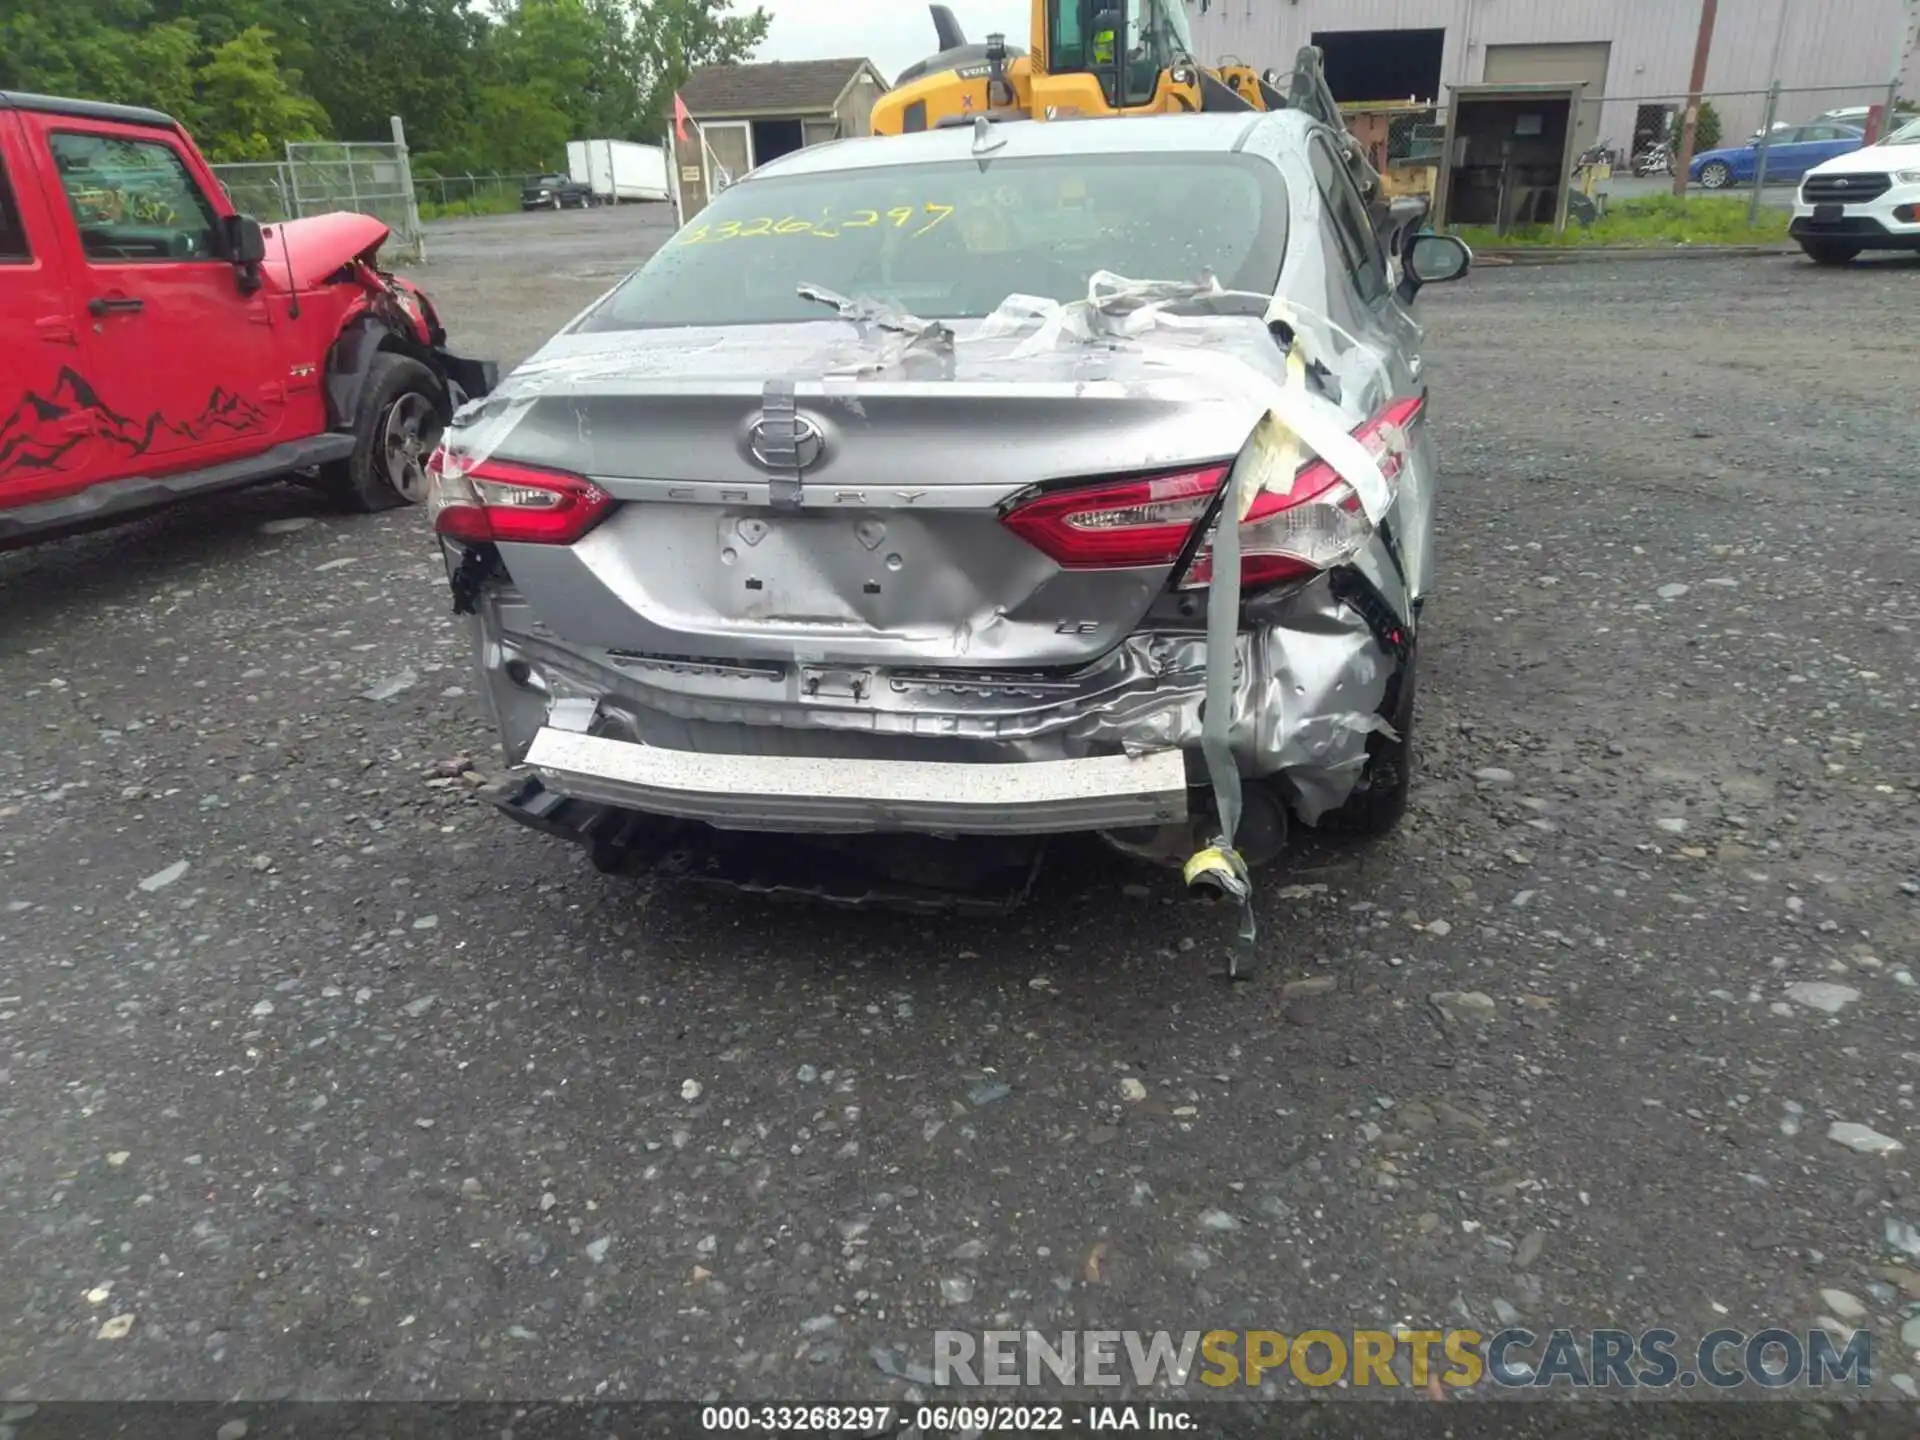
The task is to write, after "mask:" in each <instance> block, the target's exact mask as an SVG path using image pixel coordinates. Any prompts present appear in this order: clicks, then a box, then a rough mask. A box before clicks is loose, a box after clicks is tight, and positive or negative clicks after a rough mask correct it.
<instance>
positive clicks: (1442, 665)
mask: <svg viewBox="0 0 1920 1440" xmlns="http://www.w3.org/2000/svg"><path fill="white" fill-rule="evenodd" d="M662 228H663V225H662V217H661V216H660V215H659V214H658V213H656V212H654V211H651V210H649V211H642V212H634V211H627V210H622V211H594V212H588V213H585V214H578V215H576V214H564V215H535V216H528V217H522V216H508V217H501V218H499V219H497V220H486V221H476V222H467V223H463V224H457V225H446V226H440V227H436V228H435V232H434V241H433V245H434V249H433V254H434V256H435V259H434V261H433V263H431V264H429V265H427V266H426V267H424V269H423V270H422V272H421V278H423V279H424V280H425V281H426V282H427V283H428V284H429V285H430V286H431V287H432V289H433V292H434V293H435V294H436V296H437V298H438V299H439V301H440V302H441V305H442V308H443V309H444V310H445V311H446V312H447V313H448V315H449V316H450V317H452V319H453V321H454V324H455V338H456V342H457V343H459V344H461V345H463V346H464V347H465V348H467V349H469V350H471V351H474V352H476V353H491V354H494V355H497V356H499V357H501V358H502V359H503V360H506V361H509V362H511V361H514V360H517V359H519V358H521V357H522V356H523V355H524V354H525V353H526V352H527V351H529V350H530V349H531V348H532V347H533V346H534V345H535V344H536V343H537V342H538V341H539V339H540V338H541V337H543V336H544V335H546V334H547V333H549V332H550V331H551V330H552V329H553V328H554V327H556V326H557V325H558V324H559V323H560V322H562V321H563V320H564V319H566V318H567V317H568V316H569V315H570V314H572V313H574V312H575V311H576V310H577V309H578V308H579V307H580V306H581V305H583V304H584V303H585V302H586V301H588V300H589V299H591V298H592V297H593V296H594V295H595V294H597V293H598V292H599V291H600V290H601V289H603V288H604V287H605V285H606V284H607V283H608V281H609V280H610V279H612V278H613V277H614V276H615V275H616V274H617V273H619V271H620V270H621V269H622V268H623V267H624V266H626V265H627V264H629V263H632V262H633V261H634V260H636V259H637V258H638V257H639V256H640V255H642V254H644V253H645V251H646V249H647V247H648V246H649V245H650V244H652V243H657V241H658V239H659V238H660V235H661V233H662ZM1916 280H1920V270H1917V269H1916V267H1915V266H1914V265H1912V264H1905V263H1901V262H1880V263H1873V264H1865V265H1862V266H1859V267H1857V268H1856V269H1854V270H1850V271H1844V272H1826V271H1819V270H1815V269H1814V268H1813V267H1811V266H1809V265H1806V264H1804V263H1802V262H1800V261H1798V260H1784V259H1766V260H1760V261H1692V262H1673V263H1665V264H1654V263H1637V264H1636V263H1619V264H1611V265H1587V266H1567V267H1555V268H1552V269H1527V268H1518V267H1515V268H1509V269H1494V268H1486V269H1483V270H1481V271H1479V272H1476V274H1475V275H1474V276H1473V277H1472V278H1471V279H1470V280H1469V281H1467V282H1466V283H1464V284H1461V285H1458V286H1453V287H1442V288H1436V289H1434V290H1432V291H1430V292H1429V293H1428V295H1427V296H1425V297H1423V298H1422V300H1421V302H1420V308H1421V310H1422V312H1423V313H1424V315H1425V318H1426V319H1427V321H1428V323H1429V325H1430V328H1431V331H1432V339H1431V348H1430V355H1431V371H1432V378H1433V384H1434V393H1435V396H1436V405H1435V410H1436V413H1437V416H1438V424H1439V425H1440V427H1441V443H1442V447H1443V454H1444V456H1445V459H1446V462H1447V469H1448V485H1449V488H1448V491H1447V493H1446V495H1445V499H1444V509H1443V513H1442V517H1441V526H1442V530H1441V533H1442V558H1443V565H1444V573H1443V580H1442V588H1441V589H1440V591H1439V593H1438V594H1437V595H1436V597H1435V598H1434V600H1433V602H1432V604H1431V605H1430V606H1429V608H1428V628H1427V632H1426V645H1425V650H1426V654H1425V655H1424V657H1423V667H1424V670H1425V675H1424V678H1423V686H1422V692H1423V701H1424V706H1423V713H1422V716H1421V722H1420V738H1421V743H1422V745H1423V747H1424V748H1423V752H1422V766H1423V773H1422V775H1421V776H1420V779H1419V782H1418V785H1417V787H1416V796H1415V802H1414V806H1413V809H1412V811H1411V813H1410V814H1409V816H1408V819H1407V823H1406V825H1405V827H1404V828H1403V829H1402V830H1401V831H1400V832H1399V833H1398V834H1397V835H1396V836H1395V837H1394V838H1393V839H1392V840H1390V841H1388V842H1385V843H1381V844H1378V845H1375V846H1372V847H1362V848H1338V847H1320V848H1309V849H1305V850H1303V851H1301V852H1300V853H1299V854H1298V855H1297V857H1296V858H1295V859H1294V861H1293V862H1292V863H1291V864H1290V865H1289V866H1288V867H1287V868H1286V869H1283V870H1280V871H1276V872H1270V873H1268V874H1267V875H1265V876H1264V877H1263V883H1262V887H1261V891H1260V905H1261V912H1262V915H1261V925H1262V935H1263V943H1264V945H1265V947H1266V953H1267V956H1268V966H1267V969H1266V970H1265V971H1264V972H1263V974H1262V975H1261V977H1260V978H1259V979H1258V980H1256V981H1254V982H1252V983H1249V984H1247V985H1244V986H1238V987H1232V986H1228V985H1226V984H1224V983H1222V982H1220V981H1218V980H1216V979H1214V978H1212V975H1213V972H1214V971H1215V970H1216V968H1217V958H1216V957H1217V954H1218V949H1219V946H1220V945H1221V944H1222V943H1223V942H1224V940H1225V938H1226V935H1227V932H1228V926H1229V920H1228V919H1227V918H1226V917H1224V916H1222V915H1221V914H1219V913H1218V912H1214V911H1210V910H1206V909H1199V908H1194V907H1192V906H1190V905H1189V904H1188V903H1186V902H1184V901H1182V900H1181V899H1180V898H1179V897H1178V896H1177V894H1176V890H1177V882H1176V880H1175V879H1174V878H1173V877H1171V876H1167V877H1162V876H1159V875H1157V874H1150V875H1148V876H1147V877H1146V878H1147V880H1148V881H1149V882H1150V883H1147V884H1144V885H1143V884H1142V883H1141V880H1142V876H1141V873H1140V872H1138V871H1117V870H1115V869H1113V868H1112V867H1110V866H1109V867H1104V868H1103V867H1101V866H1098V865H1094V864H1090V863H1087V862H1085V861H1084V859H1083V860H1080V861H1077V862H1074V863H1069V864H1065V865H1063V866H1062V867H1061V868H1060V869H1058V870H1057V871H1055V872H1054V873H1053V874H1052V875H1051V876H1050V880H1051V883H1050V884H1049V885H1048V886H1047V888H1046V890H1045V893H1043V894H1041V895H1040V896H1038V897H1036V899H1035V900H1034V901H1033V902H1032V903H1031V904H1030V906H1029V907H1028V908H1027V909H1025V910H1024V911H1022V912H1020V913H1018V914H1017V915H1015V916H1013V917H1012V918H1010V919H1006V920H1002V921H991V922H963V923H956V922H953V921H950V920H949V921H941V922H928V921H920V920H915V919H912V918H908V917H899V916H886V915H875V916H865V915H849V914H846V913H842V912H837V911H821V910H815V909H812V908H807V907H772V906H764V905H761V904H758V903H742V902H739V901H730V900H727V899H723V898H714V897H707V896H702V895H698V894H689V893H685V892H682V891H679V890H675V889H668V888H654V889H650V888H648V887H646V886H645V885H642V884H636V883H634V882H631V881H623V880H613V879H608V878H603V877H601V876H599V875H597V874H596V873H595V872H593V871H592V870H591V869H590V868H589V867H588V866H587V865H586V863H585V861H584V859H583V857H581V856H580V855H579V854H578V853H576V852H574V851H573V850H570V849H567V848H565V847H563V846H560V845H558V844H556V843H553V842H550V841H547V840H545V839H543V838H541V837H539V836H536V835H533V834H531V833H529V832H525V831H522V830H520V829H519V828H517V827H515V826H512V825H511V824H509V823H508V822H506V821H504V820H502V819H500V818H498V817H497V816H496V815H495V814H493V813H492V811H491V810H490V809H489V808H487V807H485V806H484V805H483V804H482V803H481V802H479V801H478V800H477V799H476V798H475V797H474V795H473V794H472V793H471V792H470V790H469V788H468V786H467V784H466V782H465V781H461V780H450V779H445V778H439V779H435V778H431V777H434V771H435V767H436V765H439V764H441V763H442V762H447V761H450V760H454V759H456V758H457V757H463V756H471V757H474V758H475V759H476V760H477V761H478V763H479V765H480V767H481V769H482V770H492V769H496V768H497V766H498V754H497V751H493V750H491V749H490V748H489V747H490V741H491V733H490V729H489V726H488V723H487V721H486V719H485V717H484V716H483V713H482V710H481V707H480V705H479V704H478V703H477V701H476V697H475V694H474V690H473V682H472V680H471V679H470V677H469V674H468V662H467V657H466V653H465V650H464V648H463V639H462V633H461V632H460V631H459V630H458V629H457V628H456V626H455V623H454V622H453V620H452V619H451V617H450V616H449V614H448V605H447V596H446V593H445V587H444V581H443V579H442V575H441V572H440V569H439V566H438V563H437V561H436V560H435V559H433V558H432V556H431V553H430V551H429V548H428V545H427V542H426V536H425V534H424V531H423V525H422V521H421V517H420V516H419V514H418V513H417V512H410V513H405V514H394V515H388V516H383V517H378V518H373V519H367V518H347V517H341V516H336V515H332V514H328V513H325V512H324V511H323V510H321V509H320V508H318V506H317V504H316V502H315V501H314V500H313V499H312V498H311V497H310V496H309V495H308V494H306V493H305V492H302V491H299V490H296V489H292V488H274V489H268V490H262V491H257V492H253V493H249V494H245V495H242V496H239V497H234V498H230V499H228V500H225V501H223V502H221V503H218V504H208V505H203V506H199V507H196V508H193V509H188V510H181V511H177V512H175V513H173V514H170V515H167V516H165V517H162V518H159V519H155V520H153V521H150V522H147V523H145V524H141V525H138V526H135V527H131V528H127V529H123V530H119V531H115V532H111V533H108V534H102V535H96V536H91V537H86V538H82V539H79V540H74V541H70V542H63V543H57V544H51V545H46V546H43V547H40V548H38V549H35V550H32V551H28V552H23V553H20V554H15V555H10V556H6V557H0V666H3V668H4V674H5V676H6V684H5V686H4V687H0V688H3V692H4V698H3V699H0V707H3V709H0V713H3V714H4V716H5V725H4V734H3V738H0V907H4V915H5V929H4V942H0V1266H3V1273H4V1274H5V1275H6V1285H5V1289H4V1294H5V1303H4V1304H3V1305H0V1392H5V1393H8V1394H10V1395H12V1396H14V1397H21V1396H28V1395H30V1396H32V1397H33V1398H36V1399H52V1398H56V1397H63V1396H71V1397H82V1396H89V1397H105V1396H148V1397H209V1396H240V1395H245V1396H256V1397H259V1396H277V1395H286V1394H297V1395H301V1396H375V1397H383V1398H391V1397H406V1396H425V1395H436V1396H442V1397H482V1396H488V1397H499V1396H535V1395H556V1394H588V1393H594V1392H596V1391H597V1392H600V1393H603V1394H605V1395H606V1396H608V1397H618V1396H632V1397H640V1396H649V1395H655V1396H670V1397H676V1398H697V1397H702V1396H726V1397H729V1398H735V1397H738V1398H745V1397H760V1396H786V1397H823V1398H830V1397H848V1398H850V1397H853V1396H873V1397H882V1396H886V1397H895V1398H898V1397H901V1396H904V1395H906V1394H907V1393H908V1391H909V1387H910V1386H911V1385H912V1383H913V1381H914V1379H915V1378H916V1377H919V1376H920V1374H921V1372H920V1371H919V1369H918V1367H919V1366H921V1365H923V1364H924V1363H925V1362H926V1360H927V1359H928V1357H929V1354H930V1350H931V1336H930V1332H931V1331H932V1330H933V1329H934V1328H936V1327H939V1326H958V1327H984V1326H989V1325H994V1324H1008V1323H1011V1324H1014V1325H1022V1324H1031V1325H1034V1326H1036V1327H1038V1328H1041V1329H1044V1330H1049V1331H1051V1330H1055V1329H1060V1328H1069V1327H1073V1328H1078V1327H1143V1328H1146V1329H1148V1330H1156V1329H1161V1328H1170V1329H1174V1330H1183V1329H1187V1328H1200V1329H1206V1328H1212V1327H1236V1326H1240V1327H1271V1328H1277V1329H1281V1330H1285V1331H1297V1330H1298V1329H1301V1328H1305V1327H1308V1326H1311V1325H1326V1326H1333V1327H1342V1326H1348V1325H1359V1326H1364V1325H1368V1324H1372V1323H1389V1324H1390V1323H1392V1322H1395V1321H1402V1320H1404V1321H1407V1322H1409V1323H1411V1324H1414V1325H1416V1326H1418V1325H1420V1324H1421V1323H1423V1322H1425V1323H1430V1324H1436V1325H1438V1324H1458V1323H1463V1321H1464V1320H1465V1319H1471V1320H1472V1321H1474V1322H1476V1323H1478V1324H1480V1325H1481V1326H1483V1327H1486V1328H1492V1327H1493V1326H1494V1325H1495V1324H1496V1323H1499V1322H1502V1321H1505V1320H1506V1319H1508V1318H1509V1317H1511V1316H1517V1317H1519V1318H1520V1319H1521V1320H1522V1321H1524V1322H1525V1323H1527V1324H1529V1325H1531V1326H1534V1327H1536V1328H1539V1329H1545V1328H1547V1327H1548V1326H1551V1325H1569V1326H1575V1327H1590V1326H1595V1325H1602V1324H1609V1323H1611V1324H1620V1325H1625V1326H1628V1327H1631V1328H1636V1329H1637V1328H1640V1327H1642V1326H1646V1325H1653V1324H1662V1325H1668V1326H1671V1327H1673V1328H1675V1329H1677V1330H1680V1331H1682V1332H1683V1333H1685V1334H1687V1335H1690V1336H1697V1335H1699V1334H1701V1333H1703V1332H1705V1331H1707V1330H1710V1329H1713V1328H1716V1327H1719V1326H1732V1327H1736V1328H1740V1329H1745V1330H1749V1331H1751V1330H1757V1329H1760V1328H1763V1327H1764V1326H1767V1325H1770V1324H1775V1323H1782V1324H1786V1325H1789V1326H1797V1327H1804V1326H1806V1325H1808V1324H1811V1323H1814V1322H1815V1320H1816V1317H1818V1316H1820V1315H1823V1314H1829V1315H1830V1314H1834V1313H1836V1310H1838V1311H1842V1312H1848V1311H1849V1306H1850V1305H1851V1304H1857V1306H1858V1308H1859V1310H1860V1312H1861V1313H1862V1314H1863V1316H1864V1318H1863V1319H1862V1320H1861V1321H1860V1322H1859V1323H1861V1324H1863V1325H1865V1326H1867V1327H1869V1328H1870V1329H1871V1330H1872V1332H1873V1334H1874V1337H1875V1343H1876V1346H1877V1351H1876V1365H1875V1379H1876V1385H1877V1386H1878V1387H1879V1388H1881V1389H1887V1387H1889V1386H1893V1387H1896V1388H1898V1387H1902V1386H1910V1385H1911V1384H1912V1382H1911V1381H1910V1380H1907V1379H1906V1378H1905V1376H1906V1373H1908V1372H1909V1370H1911V1373H1914V1374H1920V1368H1913V1367H1910V1365H1909V1362H1910V1361H1911V1359H1912V1356H1911V1353H1910V1352H1911V1351H1912V1349H1913V1348H1914V1347H1913V1345H1912V1344H1910V1343H1908V1344H1903V1343H1902V1342H1901V1341H1900V1339H1899V1329H1900V1326H1901V1324H1902V1323H1903V1321H1905V1320H1906V1318H1907V1310H1906V1306H1907V1305H1908V1303H1909V1302H1910V1301H1911V1300H1913V1299H1914V1298H1915V1297H1920V1237H1916V1236H1915V1232H1914V1231H1913V1230H1912V1229H1910V1228H1907V1227H1909V1226H1912V1225H1920V1190H1916V1187H1915V1171H1914V1165H1913V1157H1914V1153H1915V1150H1914V1147H1916V1146H1920V1126H1917V1125H1916V1123H1915V1115H1914V1098H1913V1081H1914V1079H1915V1076H1916V1073H1917V1071H1920V1024H1917V1023H1916V992H1915V990H1914V988H1913V985H1914V975H1913V970H1914V968H1915V967H1916V963H1917V962H1920V943H1916V942H1917V941H1920V898H1917V897H1916V892H1917V891H1920V872H1917V870H1916V856H1920V824H1917V823H1916V817H1917V816H1920V750H1917V749H1916V744H1917V741H1920V686H1917V685H1916V680H1915V670H1914V664H1913V661H1914V656H1915V653H1916V643H1915V633H1916V632H1915V627H1916V626H1920V585H1917V574H1920V571H1917V568H1916V560H1915V556H1916V554H1920V519H1917V518H1916V507H1915V504H1914V490H1913V468H1914V458H1913V457H1914V456H1915V455H1916V454H1920V419H1916V407H1915V406H1914V404H1913V385H1912V378H1911V368H1910V365H1911V353H1912V352H1911V343H1912V342H1911V337H1912V336H1913V335H1914V334H1915V333H1916V329H1917V328H1920V286H1916ZM369 695H383V696H386V697H387V698H383V699H371V698H367V697H368V696H369ZM443 768H444V769H446V770H449V771H450V770H454V769H456V768H457V767H456V766H454V765H445V766H444V767H443ZM1436 997H1439V998H1438V999H1436ZM1835 1125H1842V1126H1853V1127H1870V1128H1871V1130H1872V1131H1873V1132H1876V1133H1877V1134H1879V1135H1881V1136H1885V1137H1890V1138H1891V1139H1893V1140H1896V1141H1900V1142H1903V1143H1904V1144H1905V1145H1906V1146H1907V1148H1906V1149H1905V1150H1903V1151H1898V1152H1896V1153H1892V1154H1884V1155H1881V1154H1871V1153H1860V1151H1859V1149H1858V1148H1857V1147H1859V1146H1863V1145H1865V1146H1868V1147H1869V1148H1871V1147H1870V1142H1868V1141H1867V1140H1865V1139H1863V1138H1860V1132H1859V1131H1857V1130H1847V1129H1842V1130H1840V1131H1838V1132H1837V1133H1838V1134H1840V1135H1842V1136H1851V1137H1854V1144H1853V1145H1849V1144H1844V1143H1840V1142H1839V1141H1837V1140H1836V1139H1834V1138H1830V1127H1832V1126H1835ZM1823 1292H1844V1293H1843V1294H1842V1295H1841V1296H1840V1298H1839V1299H1835V1298H1834V1296H1833V1295H1832V1294H1825V1295H1823ZM1909 1333H1910V1336H1912V1335H1914V1334H1915V1332H1914V1331H1912V1330H1910V1332H1909ZM1287 1393H1296V1394H1297V1393H1300V1392H1299V1391H1298V1390H1296V1389H1293V1388H1292V1387H1291V1385H1290V1383H1289V1390H1288V1392H1287ZM1889 1393H1891V1391H1889Z"/></svg>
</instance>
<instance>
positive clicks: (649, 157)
mask: <svg viewBox="0 0 1920 1440" xmlns="http://www.w3.org/2000/svg"><path fill="white" fill-rule="evenodd" d="M567 170H568V172H569V173H570V174H571V175H572V176H573V178H574V179H575V180H577V181H579V182H580V183H581V184H582V185H587V186H590V187H591V188H592V190H593V194H594V198H595V199H597V200H598V201H600V203H601V204H603V205H615V204H618V203H619V202H620V201H622V200H665V199H667V198H668V197H669V196H670V195H671V194H672V193H673V192H672V190H671V188H670V187H669V186H668V183H667V155H666V151H664V150H662V149H661V148H660V147H659V146H658V145H636V144H634V143H633V142H632V141H630V140H569V141H568V142H567Z"/></svg>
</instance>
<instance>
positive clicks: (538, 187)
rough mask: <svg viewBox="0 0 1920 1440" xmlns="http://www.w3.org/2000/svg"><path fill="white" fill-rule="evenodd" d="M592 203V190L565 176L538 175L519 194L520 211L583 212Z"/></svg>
mask: <svg viewBox="0 0 1920 1440" xmlns="http://www.w3.org/2000/svg"><path fill="white" fill-rule="evenodd" d="M593 203H594V198H593V188H592V187H591V186H589V185H586V184H584V183H582V182H581V181H579V180H575V179H572V178H571V177H569V176H566V175H540V176H536V177H535V178H534V179H533V180H531V181H530V182H528V184H527V187H526V189H524V190H522V191H521V192H520V208H521V209H522V210H564V209H566V208H567V207H568V206H572V207H573V208H574V209H576V210H585V209H586V208H587V207H588V206H590V205H592V204H593Z"/></svg>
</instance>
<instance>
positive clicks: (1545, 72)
mask: <svg viewBox="0 0 1920 1440" xmlns="http://www.w3.org/2000/svg"><path fill="white" fill-rule="evenodd" d="M1612 50H1613V46H1612V45H1611V44H1610V43H1609V42H1607V41H1605V40H1597V41H1594V42H1593V43H1592V44H1580V45H1489V46H1488V47H1487V70H1486V74H1485V76H1484V77H1483V78H1484V79H1486V80H1487V81H1488V82H1489V83H1497V84H1501V85H1545V84H1549V83H1553V84H1561V85H1566V84H1572V83H1574V82H1575V81H1582V80H1583V81H1585V82H1586V86H1587V89H1586V93H1587V96H1588V99H1587V100H1586V102H1585V103H1584V104H1582V105H1581V107H1580V119H1579V122H1578V123H1577V124H1576V125H1575V126H1574V140H1573V150H1574V153H1575V154H1576V155H1577V154H1579V153H1580V152H1581V151H1582V150H1585V149H1586V148H1587V147H1588V146H1589V145H1596V144H1598V143H1599V142H1600V138H1601V137H1600V136H1599V135H1598V134H1597V133H1596V132H1597V131H1598V130H1599V128H1600V101H1599V97H1600V96H1602V95H1605V94H1606V93H1607V61H1608V59H1609V58H1610V57H1611V53H1612Z"/></svg>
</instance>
